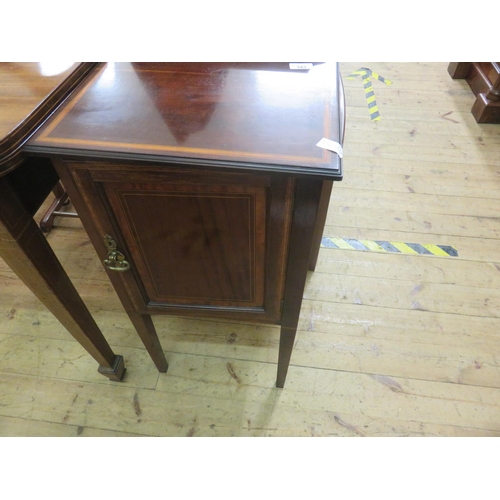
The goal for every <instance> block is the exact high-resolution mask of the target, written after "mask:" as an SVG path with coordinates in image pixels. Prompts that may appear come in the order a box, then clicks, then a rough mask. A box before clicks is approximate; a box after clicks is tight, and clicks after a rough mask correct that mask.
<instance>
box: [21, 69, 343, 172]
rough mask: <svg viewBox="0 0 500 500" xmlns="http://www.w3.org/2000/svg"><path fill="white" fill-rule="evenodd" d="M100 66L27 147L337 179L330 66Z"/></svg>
mask: <svg viewBox="0 0 500 500" xmlns="http://www.w3.org/2000/svg"><path fill="white" fill-rule="evenodd" d="M301 67H302V66H299V69H291V68H293V66H292V65H290V64H289V63H103V64H101V65H100V66H99V67H98V68H97V69H96V70H95V71H94V74H93V75H92V76H91V77H90V78H89V79H88V81H87V82H86V83H85V85H83V86H82V88H81V89H80V90H78V91H77V92H75V93H74V95H73V96H71V97H70V98H69V99H68V100H67V101H66V102H65V103H64V105H63V106H61V108H60V109H59V110H58V111H57V112H56V113H55V114H54V116H53V117H52V118H51V119H50V120H49V121H47V123H46V124H45V125H44V126H43V127H42V129H41V130H40V131H39V132H38V133H37V134H36V135H35V136H34V137H33V139H32V140H30V141H29V143H28V145H27V147H26V150H27V151H30V152H32V153H33V152H38V153H44V154H51V155H64V156H68V155H70V156H71V155H79V156H82V155H83V156H85V157H100V158H102V157H105V158H117V159H135V160H137V159H143V160H148V161H163V162H169V163H172V162H175V163H179V164H183V163H196V164H201V165H203V164H210V165H214V164H216V165H220V166H231V167H234V168H251V169H266V170H271V171H273V170H274V171H286V172H293V173H306V174H315V175H322V176H327V177H330V178H334V179H341V177H342V161H341V159H340V158H339V156H338V155H337V153H334V152H331V151H329V150H327V149H322V148H320V147H318V146H317V145H316V144H317V143H318V142H319V141H320V140H321V139H322V138H327V139H330V140H332V141H335V142H337V143H340V144H342V142H343V135H344V94H343V88H342V83H341V78H340V73H339V71H338V65H337V64H336V63H313V64H310V65H308V66H307V67H308V68H309V69H300V68H301Z"/></svg>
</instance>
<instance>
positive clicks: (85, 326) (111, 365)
mask: <svg viewBox="0 0 500 500" xmlns="http://www.w3.org/2000/svg"><path fill="white" fill-rule="evenodd" d="M0 256H1V257H2V258H3V259H4V260H5V262H6V263H7V265H8V266H9V267H10V268H11V269H12V270H13V271H14V272H15V273H16V274H17V275H18V276H19V278H20V279H21V280H22V281H23V282H24V283H25V284H26V285H27V286H28V288H29V289H30V290H31V291H32V292H33V293H34V294H35V295H36V296H37V297H38V298H39V299H40V300H41V301H42V303H43V304H44V305H45V306H46V307H47V308H48V309H49V310H50V311H51V312H52V313H53V314H54V316H55V317H56V318H57V319H58V320H59V321H60V322H61V323H62V325H63V326H64V327H65V328H66V329H67V330H68V331H69V333H71V335H73V337H74V338H75V339H76V340H77V341H78V342H79V343H80V344H81V345H82V346H83V347H84V349H85V350H86V351H87V352H88V353H89V354H90V355H91V356H92V357H93V358H94V359H95V360H96V361H97V362H98V363H99V365H100V366H99V370H98V371H99V373H101V374H102V375H104V376H106V377H108V378H110V379H111V380H121V379H122V377H123V375H124V373H125V365H124V362H123V358H122V356H117V355H115V354H114V353H113V351H112V350H111V347H110V346H109V344H108V343H107V342H106V339H105V338H104V337H103V335H102V333H101V331H100V329H99V327H98V326H97V324H96V323H95V321H94V319H93V318H92V316H91V315H90V312H89V311H88V309H87V307H86V306H85V304H84V302H83V301H82V299H81V297H80V295H79V294H78V292H77V291H76V289H75V287H74V286H73V284H72V283H71V281H70V279H69V278H68V276H67V274H66V272H65V271H64V269H63V267H62V266H61V264H60V262H59V260H58V259H57V257H56V255H55V254H54V252H53V251H52V248H51V247H50V245H49V244H48V242H47V240H46V238H45V236H44V235H43V233H42V232H41V230H40V228H39V227H38V225H37V224H36V222H35V221H34V220H33V218H32V216H31V215H30V213H28V212H27V211H26V209H25V208H24V205H23V203H22V202H21V201H20V200H19V198H18V197H17V195H16V193H15V192H14V190H13V189H12V188H11V185H10V184H9V182H8V181H7V180H6V179H5V178H0Z"/></svg>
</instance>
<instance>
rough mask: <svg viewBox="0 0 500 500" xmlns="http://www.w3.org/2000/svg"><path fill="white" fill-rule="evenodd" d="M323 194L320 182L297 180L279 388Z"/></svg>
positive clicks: (286, 370) (286, 286)
mask: <svg viewBox="0 0 500 500" xmlns="http://www.w3.org/2000/svg"><path fill="white" fill-rule="evenodd" d="M330 189H331V187H330ZM324 193H325V191H324V185H323V182H322V181H318V180H310V179H297V185H296V190H295V202H294V210H293V218H292V229H291V235H290V251H289V255H288V263H287V274H286V276H287V278H286V283H285V293H284V301H283V314H282V318H281V334H280V347H279V357H278V376H277V379H276V387H281V388H282V387H284V385H285V379H286V374H287V372H288V366H289V364H290V358H291V355H292V350H293V344H294V341H295V335H296V333H297V325H298V323H299V314H300V308H301V306H302V298H303V295H304V288H305V283H306V278H307V271H308V268H309V263H310V260H311V253H312V249H313V241H314V236H315V232H316V229H317V221H318V214H319V211H320V210H319V208H320V204H321V198H322V194H324Z"/></svg>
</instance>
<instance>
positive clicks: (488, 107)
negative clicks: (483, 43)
mask: <svg viewBox="0 0 500 500" xmlns="http://www.w3.org/2000/svg"><path fill="white" fill-rule="evenodd" d="M448 73H449V74H450V75H451V77H452V78H456V79H458V78H464V79H465V80H466V81H467V83H468V84H469V86H470V88H471V89H472V91H473V92H474V95H475V96H476V101H475V102H474V105H473V106H472V110H471V112H472V115H473V116H474V118H475V119H476V121H477V122H478V123H500V63H498V62H460V63H450V65H449V66H448Z"/></svg>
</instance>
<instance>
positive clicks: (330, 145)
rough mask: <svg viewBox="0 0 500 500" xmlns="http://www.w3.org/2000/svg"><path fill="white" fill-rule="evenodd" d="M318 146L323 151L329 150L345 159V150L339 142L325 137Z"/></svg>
mask: <svg viewBox="0 0 500 500" xmlns="http://www.w3.org/2000/svg"><path fill="white" fill-rule="evenodd" d="M316 146H319V147H320V148H323V149H328V151H333V152H334V153H337V154H338V155H339V156H340V157H341V158H343V157H344V150H343V149H342V146H341V145H340V144H339V143H338V142H335V141H332V140H330V139H326V138H325V137H323V139H321V141H319V142H318V144H316Z"/></svg>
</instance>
